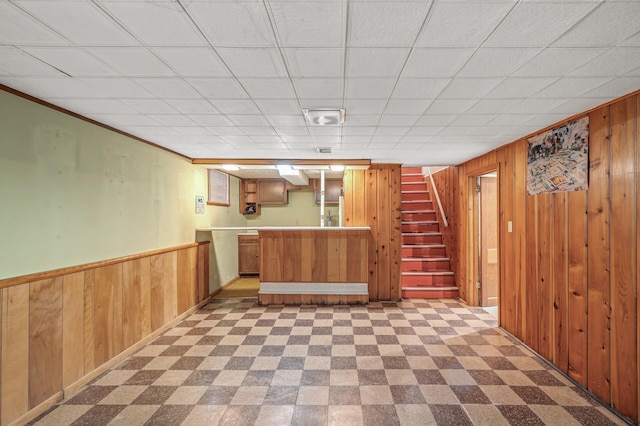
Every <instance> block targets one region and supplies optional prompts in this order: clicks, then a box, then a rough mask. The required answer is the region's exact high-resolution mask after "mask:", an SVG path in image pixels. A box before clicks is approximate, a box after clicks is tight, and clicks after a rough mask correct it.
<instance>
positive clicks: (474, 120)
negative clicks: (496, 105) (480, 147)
mask: <svg viewBox="0 0 640 426" xmlns="http://www.w3.org/2000/svg"><path fill="white" fill-rule="evenodd" d="M496 117H497V115H495V114H475V115H471V114H464V115H461V116H459V117H458V118H457V119H455V120H453V121H452V122H451V125H452V126H484V125H485V124H487V123H488V122H490V121H491V120H494V119H495V118H496Z"/></svg>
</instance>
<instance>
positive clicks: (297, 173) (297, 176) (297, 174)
mask: <svg viewBox="0 0 640 426" xmlns="http://www.w3.org/2000/svg"><path fill="white" fill-rule="evenodd" d="M278 173H279V174H280V176H281V177H283V178H285V179H286V180H288V181H289V182H291V183H292V184H293V185H309V177H308V176H307V175H306V174H305V173H304V172H303V171H302V170H294V169H292V168H291V166H289V169H280V167H278Z"/></svg>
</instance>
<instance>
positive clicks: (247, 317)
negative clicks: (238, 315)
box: [242, 313, 262, 319]
mask: <svg viewBox="0 0 640 426" xmlns="http://www.w3.org/2000/svg"><path fill="white" fill-rule="evenodd" d="M261 317H262V314H260V313H255V314H251V313H248V314H244V315H243V316H242V319H259V318H261Z"/></svg>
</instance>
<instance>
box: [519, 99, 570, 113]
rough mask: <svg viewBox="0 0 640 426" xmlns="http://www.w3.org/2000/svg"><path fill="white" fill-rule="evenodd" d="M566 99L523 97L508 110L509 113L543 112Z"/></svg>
mask: <svg viewBox="0 0 640 426" xmlns="http://www.w3.org/2000/svg"><path fill="white" fill-rule="evenodd" d="M566 101H567V99H566V98H565V99H562V98H556V99H532V98H529V99H525V100H524V101H522V102H520V103H519V104H518V105H516V106H515V107H513V108H511V109H510V110H509V113H510V114H530V115H534V114H544V113H546V112H548V111H549V110H551V109H553V108H554V107H556V106H558V105H560V104H563V103H565V102H566Z"/></svg>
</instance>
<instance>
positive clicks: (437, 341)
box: [420, 335, 444, 345]
mask: <svg viewBox="0 0 640 426" xmlns="http://www.w3.org/2000/svg"><path fill="white" fill-rule="evenodd" d="M420 341H422V343H424V344H425V345H444V341H443V340H442V337H440V336H435V335H433V336H431V335H430V336H420Z"/></svg>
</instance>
